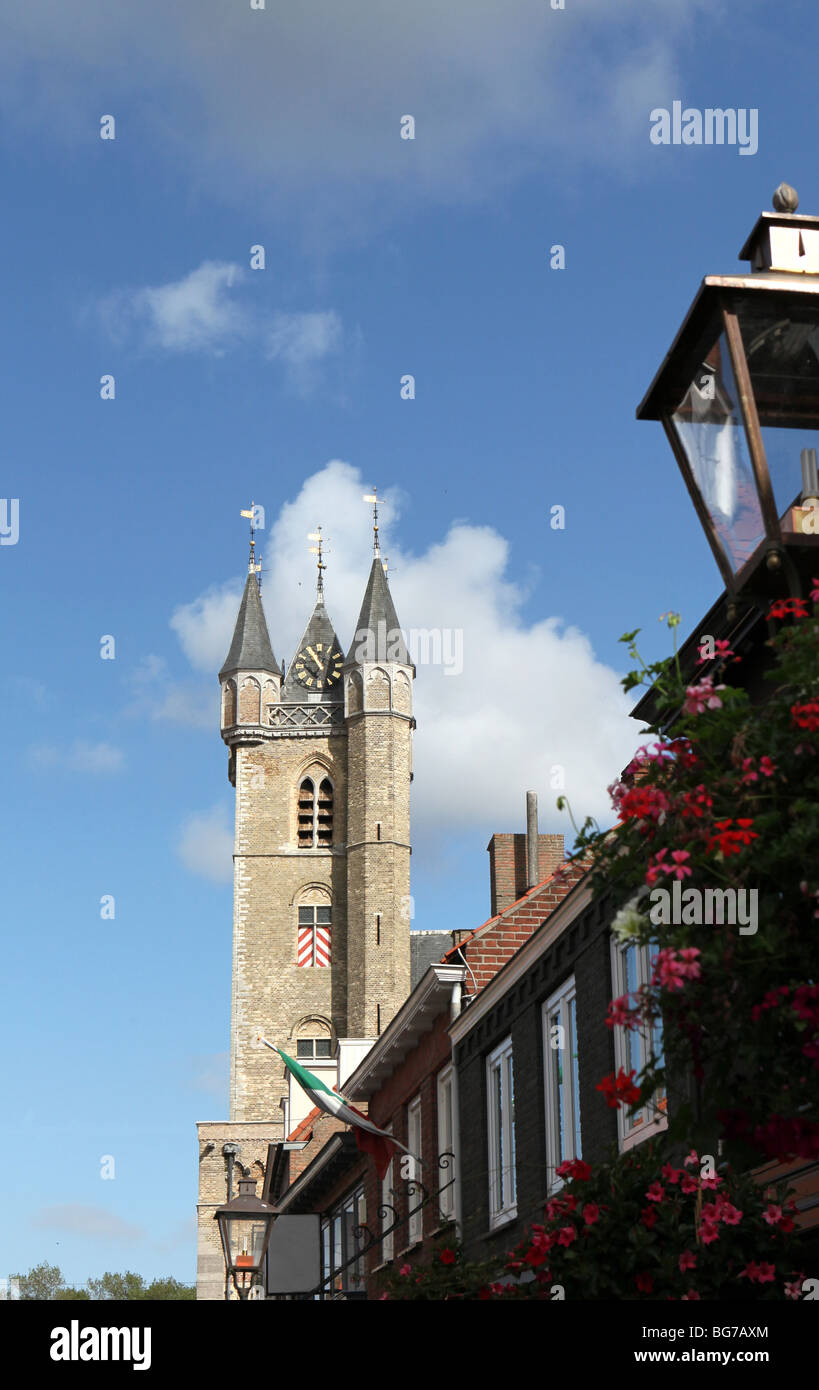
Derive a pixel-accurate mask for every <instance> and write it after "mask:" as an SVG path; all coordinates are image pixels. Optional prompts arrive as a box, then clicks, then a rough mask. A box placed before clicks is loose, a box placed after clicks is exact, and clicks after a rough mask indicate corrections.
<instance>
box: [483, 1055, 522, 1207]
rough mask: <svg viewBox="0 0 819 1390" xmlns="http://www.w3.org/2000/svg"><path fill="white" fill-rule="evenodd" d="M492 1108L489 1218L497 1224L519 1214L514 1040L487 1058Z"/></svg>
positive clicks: (488, 1084) (488, 1091)
mask: <svg viewBox="0 0 819 1390" xmlns="http://www.w3.org/2000/svg"><path fill="white" fill-rule="evenodd" d="M486 1083H487V1086H486V1089H487V1103H488V1111H489V1219H490V1223H491V1225H493V1226H498V1225H500V1224H501V1223H502V1222H504V1221H510V1220H511V1219H512V1218H513V1217H514V1216H516V1215H517V1174H516V1171H515V1083H514V1068H513V1062H512V1039H511V1038H507V1039H506V1041H505V1042H504V1043H501V1045H500V1047H496V1048H495V1051H494V1052H493V1053H492V1054H491V1056H489V1057H488V1058H487V1061H486Z"/></svg>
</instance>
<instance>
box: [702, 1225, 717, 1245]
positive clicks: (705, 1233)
mask: <svg viewBox="0 0 819 1390" xmlns="http://www.w3.org/2000/svg"><path fill="white" fill-rule="evenodd" d="M700 1240H701V1241H702V1243H703V1245H710V1244H711V1242H712V1240H719V1226H718V1225H717V1224H716V1222H714V1221H703V1223H702V1225H701V1226H700Z"/></svg>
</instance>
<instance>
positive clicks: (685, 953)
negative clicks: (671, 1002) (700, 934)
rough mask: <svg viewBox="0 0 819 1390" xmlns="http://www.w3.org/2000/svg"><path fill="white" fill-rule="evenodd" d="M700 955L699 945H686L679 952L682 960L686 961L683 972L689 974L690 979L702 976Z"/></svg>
mask: <svg viewBox="0 0 819 1390" xmlns="http://www.w3.org/2000/svg"><path fill="white" fill-rule="evenodd" d="M698 955H700V951H699V948H698V947H697V946H684V947H683V949H682V950H681V951H680V953H679V957H680V960H681V961H684V962H685V964H684V965H683V967H682V973H683V974H684V975H685V976H687V978H688V979H689V980H698V979H699V978H700V967H699V965H698V963H697V956H698Z"/></svg>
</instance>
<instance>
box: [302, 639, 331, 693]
mask: <svg viewBox="0 0 819 1390" xmlns="http://www.w3.org/2000/svg"><path fill="white" fill-rule="evenodd" d="M294 664H295V668H296V680H297V681H298V682H299V684H300V685H303V686H304V687H305V688H306V689H307V690H325V689H327V688H328V687H329V686H331V685H335V684H336V681H337V680H338V679H339V677H340V676H341V652H340V651H338V650H337V649H334V648H333V647H332V646H330V645H329V644H328V643H326V642H324V643H322V642H316V644H315V646H312V647H304V648H303V649H302V650H301V651H300V652H299V654H298V656H297V657H296V660H295V663H294Z"/></svg>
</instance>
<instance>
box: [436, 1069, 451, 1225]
mask: <svg viewBox="0 0 819 1390" xmlns="http://www.w3.org/2000/svg"><path fill="white" fill-rule="evenodd" d="M454 1078H455V1071H454V1068H453V1067H445V1068H444V1070H443V1071H441V1072H439V1073H438V1158H439V1162H440V1160H442V1159H444V1158H445V1155H448V1158H446V1161H445V1166H444V1167H439V1169H438V1184H439V1187H441V1188H442V1189H443V1191H442V1192H441V1195H440V1197H439V1198H438V1211H439V1213H440V1219H441V1221H442V1222H445V1221H454V1220H455V1182H454V1178H455V1090H454Z"/></svg>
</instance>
